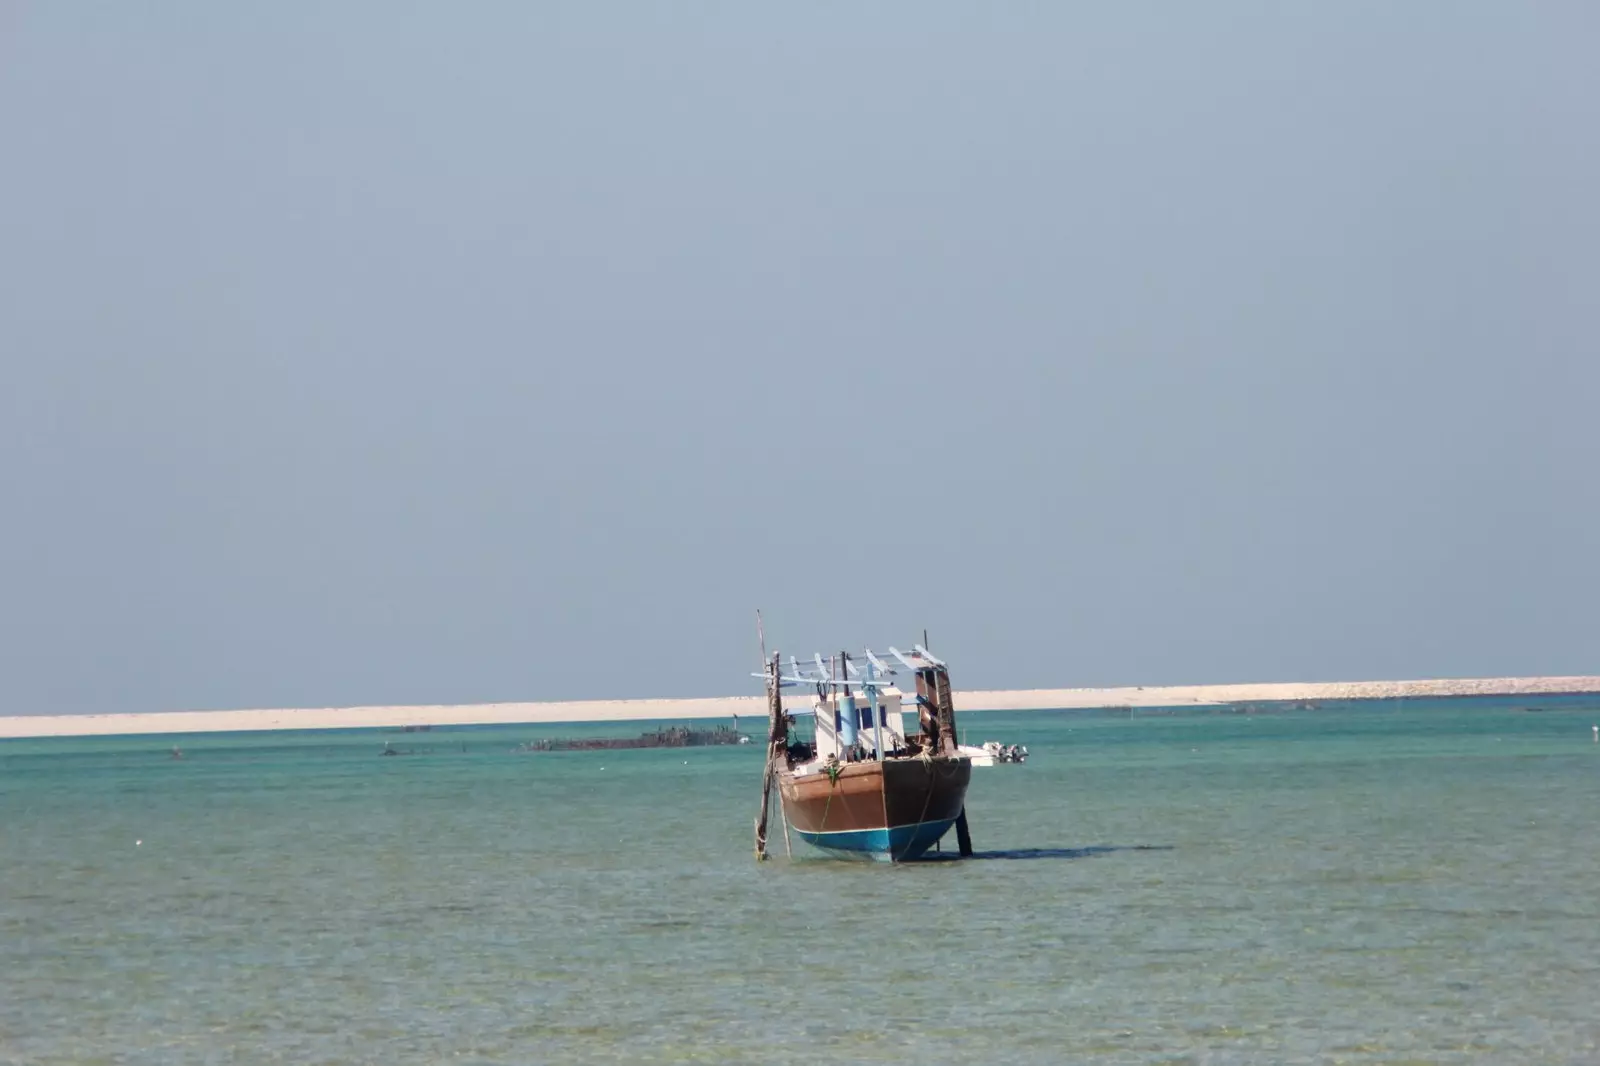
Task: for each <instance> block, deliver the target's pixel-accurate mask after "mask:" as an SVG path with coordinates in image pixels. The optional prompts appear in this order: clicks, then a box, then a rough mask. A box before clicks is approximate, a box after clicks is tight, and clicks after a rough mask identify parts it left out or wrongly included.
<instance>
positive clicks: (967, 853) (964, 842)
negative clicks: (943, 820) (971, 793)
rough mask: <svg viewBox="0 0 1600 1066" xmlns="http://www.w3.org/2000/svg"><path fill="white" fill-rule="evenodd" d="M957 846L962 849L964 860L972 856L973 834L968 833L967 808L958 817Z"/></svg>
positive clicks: (963, 808)
mask: <svg viewBox="0 0 1600 1066" xmlns="http://www.w3.org/2000/svg"><path fill="white" fill-rule="evenodd" d="M956 846H957V847H958V848H960V849H961V857H962V858H963V859H966V858H970V857H971V856H972V834H971V833H970V832H968V831H967V808H966V806H965V805H963V806H962V808H961V813H960V814H958V815H956Z"/></svg>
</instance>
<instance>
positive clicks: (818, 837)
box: [778, 757, 972, 861]
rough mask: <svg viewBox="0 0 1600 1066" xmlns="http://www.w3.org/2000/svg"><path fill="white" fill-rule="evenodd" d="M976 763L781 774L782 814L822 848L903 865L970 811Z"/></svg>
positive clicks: (906, 763)
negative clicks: (969, 790)
mask: <svg viewBox="0 0 1600 1066" xmlns="http://www.w3.org/2000/svg"><path fill="white" fill-rule="evenodd" d="M971 781H972V763H971V762H969V761H968V760H967V759H965V758H944V757H940V758H931V759H920V758H908V759H888V760H885V761H883V762H858V763H846V764H845V765H843V766H840V767H839V770H838V773H837V775H830V774H829V773H827V772H826V771H816V772H813V773H809V774H802V775H796V774H793V773H791V772H789V771H787V770H786V771H783V772H782V773H780V774H779V780H778V784H779V791H780V794H781V796H782V800H783V812H784V816H785V817H786V818H787V819H788V820H789V825H790V826H791V827H792V828H793V829H794V830H795V831H796V832H797V833H799V834H800V836H801V839H803V840H805V841H806V842H807V843H809V844H812V845H813V846H815V847H818V848H822V849H823V850H825V851H829V852H834V853H840V854H849V855H857V856H861V857H865V858H874V859H885V860H890V861H899V860H902V859H914V858H917V857H918V856H919V855H921V854H922V853H923V852H925V851H927V850H928V849H929V848H930V847H932V846H933V845H934V843H935V842H937V841H938V839H939V838H940V837H942V836H943V835H944V834H945V833H946V832H947V831H948V830H949V828H950V826H951V825H953V824H954V823H955V820H956V818H957V817H958V816H959V815H960V814H961V811H962V809H963V808H964V807H965V806H966V801H967V786H968V784H970V783H971Z"/></svg>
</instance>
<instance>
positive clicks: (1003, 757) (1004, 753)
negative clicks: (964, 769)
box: [959, 740, 1028, 766]
mask: <svg viewBox="0 0 1600 1066" xmlns="http://www.w3.org/2000/svg"><path fill="white" fill-rule="evenodd" d="M959 750H960V752H961V754H963V755H965V756H966V757H967V758H969V759H971V760H972V765H973V766H994V765H996V764H998V763H1007V762H1013V763H1023V762H1026V761H1027V760H1028V747H1027V745H1025V744H1002V743H1000V742H999V741H998V740H986V741H984V742H983V744H982V746H981V747H980V746H977V745H973V744H962V745H961V746H960V749H959Z"/></svg>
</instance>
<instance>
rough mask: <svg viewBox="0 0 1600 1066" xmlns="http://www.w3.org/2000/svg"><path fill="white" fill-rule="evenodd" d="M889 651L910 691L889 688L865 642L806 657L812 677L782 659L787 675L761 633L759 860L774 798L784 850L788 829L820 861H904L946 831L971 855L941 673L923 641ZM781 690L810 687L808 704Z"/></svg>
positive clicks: (890, 681) (951, 711) (889, 672)
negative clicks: (765, 727) (763, 710)
mask: <svg viewBox="0 0 1600 1066" xmlns="http://www.w3.org/2000/svg"><path fill="white" fill-rule="evenodd" d="M924 639H926V638H924ZM889 655H890V657H891V658H892V659H894V660H895V661H896V662H898V663H899V664H900V666H901V667H902V668H904V669H905V670H906V671H908V672H909V673H910V674H911V675H912V677H913V678H914V679H915V691H914V693H908V692H902V691H901V690H900V688H899V687H897V685H896V682H895V677H896V671H895V670H894V669H892V668H890V667H889V666H888V665H886V664H885V663H884V661H883V660H881V659H879V658H878V657H877V656H876V655H875V654H873V652H872V651H871V649H867V650H866V652H865V654H864V655H862V656H860V657H859V663H858V660H857V657H853V656H851V655H850V654H849V653H846V652H841V653H839V654H838V655H836V656H833V657H832V658H831V659H830V660H828V661H827V662H824V661H823V659H822V657H821V656H820V655H815V656H813V662H814V664H815V672H814V673H813V672H810V670H809V669H802V668H801V667H800V664H799V663H798V661H796V660H795V659H794V658H793V657H791V658H790V660H789V666H788V668H787V671H786V670H785V668H784V667H783V665H782V662H781V659H780V657H779V656H778V655H777V654H776V653H774V654H773V655H772V657H771V658H770V659H768V658H767V656H766V649H765V641H764V640H763V647H762V660H763V663H764V669H763V671H762V672H761V673H759V674H755V675H752V676H756V677H762V678H764V679H765V681H766V688H767V705H768V708H767V709H768V723H769V726H770V731H769V736H768V750H767V763H766V770H765V772H764V775H763V780H762V807H761V814H760V817H758V818H757V820H756V855H757V857H758V858H765V857H766V845H767V825H768V816H769V812H770V810H771V808H772V798H773V795H774V793H776V796H777V799H778V807H779V811H780V814H781V817H782V820H783V833H784V844H785V847H786V848H789V849H791V853H792V845H791V844H790V842H789V840H790V834H791V832H792V833H793V834H794V835H795V836H798V837H799V838H800V839H801V840H802V841H804V842H805V843H806V844H808V845H810V846H811V847H813V848H816V849H818V850H819V851H821V852H823V853H824V854H827V855H829V856H833V857H837V858H856V859H872V860H877V861H881V862H906V861H910V860H913V859H917V858H921V857H922V856H924V855H926V854H927V853H928V851H929V850H930V849H932V848H935V847H937V846H938V844H939V841H940V840H941V839H942V838H943V837H944V836H945V834H946V833H948V832H949V831H950V829H951V827H952V826H954V827H955V828H956V835H957V840H958V847H959V854H961V855H963V856H965V855H970V854H971V853H972V840H971V835H970V833H969V832H968V830H967V821H966V800H967V786H968V785H969V784H970V783H971V780H972V760H971V759H970V758H969V757H968V756H967V755H966V754H964V753H963V752H962V751H961V750H960V746H959V745H958V744H957V743H956V728H955V708H954V706H953V705H952V703H951V698H950V673H949V669H948V668H947V666H946V665H945V663H944V662H943V661H941V660H939V659H937V658H935V657H934V656H933V655H932V654H931V653H930V652H929V651H928V650H927V648H926V647H924V646H923V645H922V644H915V645H913V648H912V651H910V652H908V653H902V652H900V651H899V650H897V649H896V648H893V647H891V648H889ZM785 689H790V690H793V689H801V690H810V699H809V706H801V705H800V704H801V699H800V698H789V699H786V698H785V693H784V690H785ZM911 714H914V715H915V718H914V722H915V727H914V728H913V729H912V730H911V731H909V732H908V731H907V729H906V725H905V718H906V716H907V715H911Z"/></svg>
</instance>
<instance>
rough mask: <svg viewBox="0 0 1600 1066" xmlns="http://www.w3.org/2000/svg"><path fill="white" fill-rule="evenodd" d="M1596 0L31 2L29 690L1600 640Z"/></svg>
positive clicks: (559, 677) (1409, 651)
mask: <svg viewBox="0 0 1600 1066" xmlns="http://www.w3.org/2000/svg"><path fill="white" fill-rule="evenodd" d="M1597 41H1600V7H1596V6H1595V5H1593V4H1589V3H1573V4H1559V3H1543V4H1540V3H1529V4H1522V3H1505V2H1496V3H1458V2H1448V3H1446V2H1420V0H1419V2H1416V3H1393V2H1382V3H1376V2H1375V3H1358V2H1340V3H1325V4H1281V3H1260V4H1239V3H1209V4H1180V3H1165V4H1139V3H1133V4H1124V3H1102V4H1098V5H1068V4H1014V5H978V4H959V5H956V4H939V3H916V4H870V5H865V4H859V5H858V4H826V3H824V4H806V5H799V6H795V5H788V6H784V5H753V4H701V5H678V4H671V5H669V4H655V5H609V4H603V3H595V2H593V0H584V2H581V3H573V4H555V3H504V4H494V3H487V2H485V3H471V4H442V3H441V4H433V5H397V4H392V3H342V4H328V5H324V4H310V3H303V4H276V5H273V4H219V3H214V2H206V3H179V2H169V3H163V4H155V5H128V4H111V3H105V4H89V3H16V2H12V3H9V4H6V5H4V6H3V7H0V134H3V140H0V375H3V376H0V501H3V526H0V558H3V571H0V575H3V579H4V586H3V589H0V678H3V680H0V712H45V711H55V712H65V711H112V710H135V711H140V710H154V709H163V708H210V707H240V706H269V705H316V706H322V705H331V704H347V703H356V702H432V701H447V702H468V701H481V700H515V699H543V698H565V697H582V696H597V697H599V696H645V695H715V694H725V693H735V692H751V693H753V692H755V691H757V689H756V686H757V685H758V682H756V681H755V680H753V679H751V678H748V677H746V676H745V675H746V674H747V673H748V671H750V670H752V669H754V668H755V666H756V652H755V638H754V632H753V628H754V627H753V612H754V610H755V608H756V607H758V606H759V607H761V608H763V609H764V610H765V612H766V618H767V631H768V637H769V639H770V640H771V641H772V643H774V644H777V645H779V646H781V647H782V648H783V649H784V650H786V651H789V650H792V651H796V652H799V653H802V654H805V653H809V652H811V651H813V650H823V651H827V650H830V649H832V648H836V647H839V646H859V645H860V644H861V643H863V642H869V643H874V644H887V643H891V642H909V641H911V640H912V639H914V635H915V634H918V633H919V632H920V630H921V628H922V627H924V626H926V627H928V628H929V629H930V631H931V636H932V639H933V645H934V648H935V650H936V651H943V652H944V653H945V654H946V655H947V656H948V657H949V658H950V659H951V661H952V666H953V669H954V678H955V681H956V683H957V685H958V687H989V686H1003V687H1013V686H1037V685H1113V684H1159V683H1167V682H1170V683H1181V682H1220V681H1241V680H1336V679H1359V678H1380V677H1381V678H1390V677H1423V676H1440V675H1445V676H1450V675H1493V674H1504V673H1586V672H1600V626H1597V625H1596V622H1595V620H1594V619H1595V604H1596V603H1597V602H1600V492H1597V490H1596V485H1597V477H1600V475H1597V469H1600V420H1597V417H1596V413H1595V412H1596V410H1597V400H1600V396H1597V388H1600V363H1597V344H1600V315H1597V309H1600V134H1597V132H1596V130H1597V128H1600V123H1597V116H1596V103H1597V101H1600V63H1596V62H1595V45H1596V42H1597Z"/></svg>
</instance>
